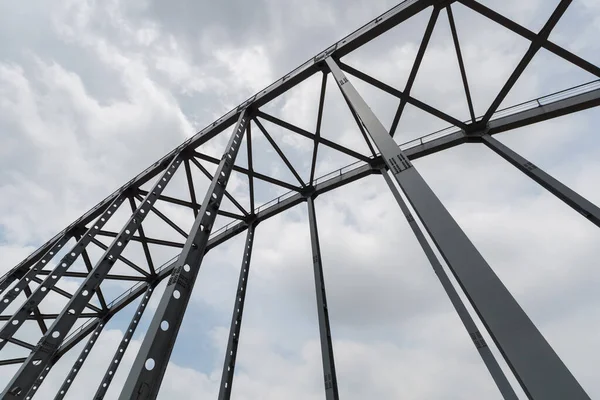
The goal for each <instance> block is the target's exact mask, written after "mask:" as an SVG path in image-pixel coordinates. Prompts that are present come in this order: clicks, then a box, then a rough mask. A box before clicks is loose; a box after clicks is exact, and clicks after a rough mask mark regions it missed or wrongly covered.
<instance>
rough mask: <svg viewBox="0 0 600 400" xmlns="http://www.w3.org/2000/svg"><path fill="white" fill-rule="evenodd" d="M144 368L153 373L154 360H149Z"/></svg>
mask: <svg viewBox="0 0 600 400" xmlns="http://www.w3.org/2000/svg"><path fill="white" fill-rule="evenodd" d="M144 366H145V367H146V369H147V370H148V371H152V370H153V369H154V359H152V358H149V359H147V360H146V363H145V364H144Z"/></svg>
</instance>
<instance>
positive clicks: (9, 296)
mask: <svg viewBox="0 0 600 400" xmlns="http://www.w3.org/2000/svg"><path fill="white" fill-rule="evenodd" d="M71 237H72V236H71V235H69V236H66V235H65V236H63V237H62V238H61V239H59V240H58V241H56V243H54V245H53V246H51V247H50V248H49V249H48V251H47V252H46V253H45V254H44V255H43V256H42V259H41V260H40V261H38V262H37V263H36V264H35V265H34V266H33V267H32V268H30V269H29V270H28V271H27V272H25V273H24V274H23V275H22V276H21V277H20V278H16V277H15V278H14V279H13V280H12V282H14V281H15V280H16V279H19V281H18V282H17V283H16V284H15V285H14V286H13V287H12V288H11V289H10V290H9V291H8V292H6V293H5V294H4V296H3V297H2V300H1V301H0V313H1V312H3V311H4V310H6V308H7V307H8V306H9V305H11V303H12V302H13V300H14V299H15V298H16V297H17V296H18V295H19V294H20V293H21V291H23V290H25V288H26V287H27V285H28V284H29V282H30V281H31V280H32V279H33V277H35V276H36V275H37V273H38V272H39V271H41V270H42V269H43V268H44V267H45V266H46V265H47V264H48V263H49V262H50V261H51V260H52V258H54V256H55V255H56V254H57V253H58V252H59V250H60V249H61V248H62V246H64V245H65V244H66V243H67V242H68V241H69V239H71ZM5 282H8V280H6V281H5ZM8 286H9V284H5V285H0V293H2V292H3V289H6V288H7V287H8ZM29 296H30V295H27V298H29ZM0 337H2V335H1V334H0Z"/></svg>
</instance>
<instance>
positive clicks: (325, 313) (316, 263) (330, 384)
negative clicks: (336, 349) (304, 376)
mask: <svg viewBox="0 0 600 400" xmlns="http://www.w3.org/2000/svg"><path fill="white" fill-rule="evenodd" d="M307 203H308V224H309V226H310V244H311V247H312V254H313V271H314V274H315V293H316V295H317V313H318V316H319V336H320V339H321V358H322V360H323V376H324V380H325V398H326V399H327V400H338V399H339V398H340V396H339V393H338V385H337V376H336V373H335V362H334V357H333V342H332V340H331V328H330V326H329V310H328V308H327V296H326V295H325V278H324V276H323V260H322V259H321V246H320V244H319V232H318V230H317V216H316V214H315V202H314V199H313V198H312V197H308V199H307Z"/></svg>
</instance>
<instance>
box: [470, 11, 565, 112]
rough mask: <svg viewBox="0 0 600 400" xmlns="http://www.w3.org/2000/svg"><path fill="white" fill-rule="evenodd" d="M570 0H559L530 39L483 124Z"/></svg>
mask: <svg viewBox="0 0 600 400" xmlns="http://www.w3.org/2000/svg"><path fill="white" fill-rule="evenodd" d="M571 2H572V0H561V1H560V3H559V4H558V5H557V6H556V9H555V10H554V12H553V13H552V15H551V16H550V18H549V19H548V21H547V22H546V24H544V27H543V28H542V29H541V30H540V32H539V33H538V34H537V35H536V36H535V39H533V40H532V41H531V45H530V46H529V48H528V49H527V52H526V53H525V55H524V56H523V58H521V61H519V64H517V66H516V67H515V69H514V70H513V72H512V73H511V74H510V76H509V77H508V79H507V81H506V83H505V84H504V86H502V89H500V92H499V93H498V95H497V96H496V98H495V99H494V101H492V104H491V105H490V107H489V108H488V110H487V111H486V112H485V115H484V116H483V118H482V123H483V124H486V123H487V122H488V121H489V120H490V118H491V117H492V114H494V113H495V112H496V110H497V109H498V107H499V106H500V104H501V103H502V101H503V100H504V98H505V97H506V95H507V94H508V92H509V91H510V89H512V87H513V86H514V84H515V83H516V82H517V80H518V79H519V77H520V76H521V74H522V73H523V71H525V68H527V65H529V63H530V62H531V60H532V59H533V56H535V54H536V53H537V52H538V51H539V50H540V49H541V48H542V45H543V44H544V42H545V41H546V40H547V39H548V36H550V33H551V32H552V29H554V27H555V26H556V24H557V23H558V21H559V20H560V17H562V15H563V14H564V13H565V11H567V7H569V5H570V4H571Z"/></svg>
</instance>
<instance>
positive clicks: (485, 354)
mask: <svg viewBox="0 0 600 400" xmlns="http://www.w3.org/2000/svg"><path fill="white" fill-rule="evenodd" d="M381 174H382V175H383V177H384V179H385V181H386V182H387V184H388V186H389V188H390V190H391V192H392V194H393V195H394V198H395V199H396V201H397V202H398V205H399V206H400V209H401V210H402V213H403V214H404V216H405V217H406V220H407V221H408V224H409V225H410V228H411V229H412V231H413V233H414V234H415V236H416V238H417V241H418V242H419V244H420V245H421V248H422V249H423V251H424V252H425V255H426V256H427V259H428V260H429V263H430V264H431V267H432V268H433V272H435V274H436V276H437V277H438V279H439V280H440V283H441V284H442V287H443V288H444V290H445V291H446V294H447V295H448V298H449V299H450V302H451V303H452V305H453V306H454V309H455V310H456V313H457V314H458V316H459V318H460V320H461V322H462V323H463V326H464V327H465V329H466V330H467V333H468V334H469V336H470V337H471V340H472V341H473V344H474V345H475V348H477V352H478V353H479V355H480V356H481V359H482V360H483V362H484V364H485V366H486V367H487V369H488V371H489V372H490V375H492V379H494V382H495V383H496V386H497V387H498V389H499V390H500V393H501V394H502V397H504V399H506V400H519V398H518V397H517V395H516V393H515V391H514V390H513V388H512V386H511V385H510V383H509V382H508V379H507V378H506V375H504V372H503V371H502V368H500V365H498V361H496V358H495V357H494V355H493V354H492V351H491V350H490V348H489V347H488V345H487V343H486V342H485V339H484V338H483V336H481V333H480V332H479V329H477V325H475V321H473V318H471V315H470V314H469V311H468V310H467V308H466V307H465V305H464V304H463V302H462V300H461V299H460V297H459V295H458V293H457V291H456V289H455V288H454V286H453V285H452V282H450V279H449V278H448V275H446V271H444V268H443V267H442V264H440V261H439V260H438V258H437V257H436V255H435V253H434V252H433V249H432V248H431V246H430V245H429V243H428V242H427V239H426V238H425V235H424V234H423V232H422V231H421V228H419V225H418V224H417V221H415V218H414V217H413V215H412V214H411V212H410V210H409V209H408V206H407V205H406V203H405V202H404V199H402V196H400V192H399V191H398V189H396V186H394V182H392V178H390V176H389V175H388V174H387V172H386V171H385V168H383V169H382V170H381Z"/></svg>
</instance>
